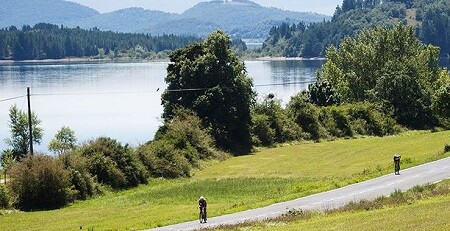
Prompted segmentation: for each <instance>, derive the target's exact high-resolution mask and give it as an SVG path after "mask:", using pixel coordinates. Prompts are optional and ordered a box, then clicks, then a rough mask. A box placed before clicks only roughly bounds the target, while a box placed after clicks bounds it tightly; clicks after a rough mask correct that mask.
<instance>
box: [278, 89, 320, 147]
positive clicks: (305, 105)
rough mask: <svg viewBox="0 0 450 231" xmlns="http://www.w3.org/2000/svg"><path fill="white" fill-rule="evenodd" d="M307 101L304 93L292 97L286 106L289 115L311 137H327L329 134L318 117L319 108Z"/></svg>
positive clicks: (316, 138) (317, 138) (315, 138)
mask: <svg viewBox="0 0 450 231" xmlns="http://www.w3.org/2000/svg"><path fill="white" fill-rule="evenodd" d="M307 101H308V100H307V98H306V99H305V98H304V93H301V94H299V95H297V96H294V97H292V99H291V101H290V102H289V104H288V106H287V110H288V113H289V115H290V117H291V118H293V119H294V121H295V122H296V123H297V124H298V125H300V127H301V128H302V129H303V131H305V132H307V133H309V134H310V135H311V137H310V138H311V139H313V140H319V139H321V138H328V136H329V134H328V132H327V131H326V129H325V128H324V127H323V126H322V124H321V121H320V119H319V117H320V108H319V107H317V106H315V105H314V104H312V103H309V102H307Z"/></svg>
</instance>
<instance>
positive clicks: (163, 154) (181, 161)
mask: <svg viewBox="0 0 450 231" xmlns="http://www.w3.org/2000/svg"><path fill="white" fill-rule="evenodd" d="M174 113H175V114H174V117H173V118H172V119H171V120H170V121H168V122H166V123H165V125H164V126H163V127H162V128H161V129H160V130H159V131H158V133H157V135H156V137H155V140H154V141H152V142H150V143H149V144H145V145H143V146H141V147H139V149H138V150H137V153H138V155H139V157H140V160H141V162H142V163H143V164H144V165H145V166H146V167H147V170H148V171H149V172H150V173H151V175H152V176H154V177H164V178H177V177H189V176H190V175H191V170H192V169H193V168H198V167H199V162H200V160H205V159H211V158H215V159H224V158H226V156H225V155H224V154H223V153H221V152H219V151H217V150H216V148H215V147H214V140H213V138H212V137H211V135H210V134H209V133H208V132H207V130H205V129H204V128H203V126H202V123H201V120H200V118H199V117H198V116H197V115H196V114H195V113H194V112H192V111H190V110H188V109H185V108H176V109H175V111H174Z"/></svg>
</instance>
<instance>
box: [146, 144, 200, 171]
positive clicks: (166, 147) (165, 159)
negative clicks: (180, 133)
mask: <svg viewBox="0 0 450 231" xmlns="http://www.w3.org/2000/svg"><path fill="white" fill-rule="evenodd" d="M190 151H192V150H180V149H177V148H176V147H175V145H174V144H173V143H172V142H171V141H170V140H166V139H159V140H155V141H153V142H152V143H150V144H148V145H145V146H142V147H140V148H139V150H138V153H139V156H140V158H141V161H142V162H143V163H144V165H145V166H146V167H147V169H148V171H149V172H150V174H151V175H152V176H153V177H163V178H178V177H189V176H191V170H192V165H191V164H190V163H189V161H188V160H187V159H186V158H185V156H184V155H185V154H192V153H189V152H190ZM183 152H184V153H183Z"/></svg>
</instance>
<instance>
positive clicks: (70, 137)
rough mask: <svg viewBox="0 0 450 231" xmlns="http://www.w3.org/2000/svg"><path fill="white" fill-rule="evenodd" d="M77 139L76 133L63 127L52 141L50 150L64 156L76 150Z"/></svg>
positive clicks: (49, 146)
mask: <svg viewBox="0 0 450 231" xmlns="http://www.w3.org/2000/svg"><path fill="white" fill-rule="evenodd" d="M76 142H77V138H76V137H75V132H74V131H73V130H72V129H70V128H69V127H65V126H63V127H62V128H61V129H60V130H59V131H58V132H57V133H56V135H55V137H54V138H53V139H52V140H51V141H50V143H49V145H48V149H49V150H50V151H53V152H55V153H57V154H63V153H66V152H68V151H71V150H73V149H75V148H76Z"/></svg>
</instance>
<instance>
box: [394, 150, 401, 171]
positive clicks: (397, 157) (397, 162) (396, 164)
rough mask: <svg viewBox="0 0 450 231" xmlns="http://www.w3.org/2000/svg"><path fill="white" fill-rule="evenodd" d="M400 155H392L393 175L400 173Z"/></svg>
mask: <svg viewBox="0 0 450 231" xmlns="http://www.w3.org/2000/svg"><path fill="white" fill-rule="evenodd" d="M400 158H401V156H400V155H397V154H396V155H394V172H395V175H400Z"/></svg>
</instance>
